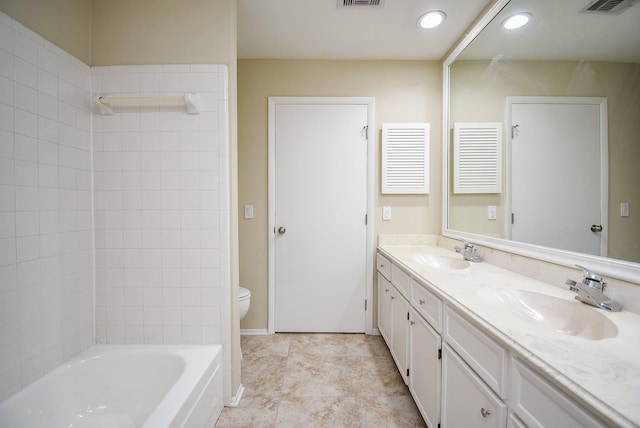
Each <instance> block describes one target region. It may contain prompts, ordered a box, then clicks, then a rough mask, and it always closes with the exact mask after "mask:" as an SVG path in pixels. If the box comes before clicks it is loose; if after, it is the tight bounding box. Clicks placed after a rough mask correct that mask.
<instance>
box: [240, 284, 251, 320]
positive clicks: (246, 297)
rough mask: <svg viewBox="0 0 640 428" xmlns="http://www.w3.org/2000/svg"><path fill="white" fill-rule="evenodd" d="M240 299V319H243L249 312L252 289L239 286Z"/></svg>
mask: <svg viewBox="0 0 640 428" xmlns="http://www.w3.org/2000/svg"><path fill="white" fill-rule="evenodd" d="M238 299H239V301H240V319H242V318H244V316H245V315H247V312H249V306H251V291H249V290H247V289H246V288H244V287H239V288H238Z"/></svg>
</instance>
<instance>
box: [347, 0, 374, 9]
mask: <svg viewBox="0 0 640 428" xmlns="http://www.w3.org/2000/svg"><path fill="white" fill-rule="evenodd" d="M384 2H385V0H338V8H339V9H342V8H351V7H362V6H370V7H384Z"/></svg>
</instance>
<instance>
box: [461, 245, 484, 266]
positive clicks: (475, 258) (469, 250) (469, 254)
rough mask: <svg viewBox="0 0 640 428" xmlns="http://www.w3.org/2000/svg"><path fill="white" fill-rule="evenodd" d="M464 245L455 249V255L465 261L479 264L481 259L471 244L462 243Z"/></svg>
mask: <svg viewBox="0 0 640 428" xmlns="http://www.w3.org/2000/svg"><path fill="white" fill-rule="evenodd" d="M462 242H463V243H464V247H463V248H462V247H455V250H456V253H460V254H462V257H463V258H464V259H465V260H469V261H470V262H474V263H480V262H481V261H482V257H480V256H479V255H478V253H477V251H476V249H475V248H474V247H473V245H472V244H470V243H468V242H467V241H462Z"/></svg>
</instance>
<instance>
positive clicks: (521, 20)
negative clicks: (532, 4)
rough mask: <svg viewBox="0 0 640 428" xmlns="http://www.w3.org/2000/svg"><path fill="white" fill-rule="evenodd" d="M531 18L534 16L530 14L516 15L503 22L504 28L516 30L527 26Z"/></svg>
mask: <svg viewBox="0 0 640 428" xmlns="http://www.w3.org/2000/svg"><path fill="white" fill-rule="evenodd" d="M531 18H533V15H531V14H530V13H528V12H520V13H516V14H515V15H511V16H510V17H508V18H507V19H505V20H504V21H502V26H503V27H504V28H506V29H507V30H515V29H516V28H520V27H522V26H523V25H525V24H526V23H527V22H529V20H530V19H531Z"/></svg>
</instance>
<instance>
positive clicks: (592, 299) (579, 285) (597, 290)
mask: <svg viewBox="0 0 640 428" xmlns="http://www.w3.org/2000/svg"><path fill="white" fill-rule="evenodd" d="M576 266H578V267H579V268H580V269H582V270H583V271H584V278H582V282H576V281H573V280H571V279H568V280H567V282H566V284H567V285H568V286H569V290H571V291H574V292H576V293H578V294H577V295H576V300H579V301H581V302H582V303H586V304H588V305H591V306H595V307H596V308H601V309H605V310H607V311H611V312H619V311H620V310H622V305H620V303H618V302H614V301H613V300H611V299H609V298H608V297H607V296H606V295H605V294H604V289H605V288H606V287H607V283H606V282H604V280H603V278H602V276H600V275H598V274H597V273H593V272H590V271H589V270H588V269H586V268H584V267H582V266H580V265H576Z"/></svg>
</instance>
